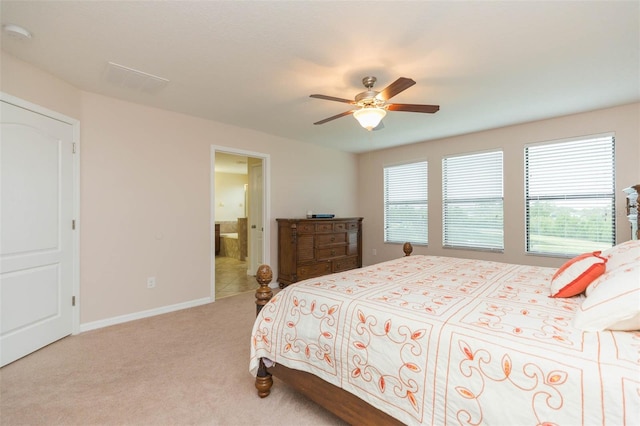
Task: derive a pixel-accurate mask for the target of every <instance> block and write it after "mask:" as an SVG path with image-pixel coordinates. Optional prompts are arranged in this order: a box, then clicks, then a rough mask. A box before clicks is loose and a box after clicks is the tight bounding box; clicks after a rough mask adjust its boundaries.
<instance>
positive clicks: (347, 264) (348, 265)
mask: <svg viewBox="0 0 640 426" xmlns="http://www.w3.org/2000/svg"><path fill="white" fill-rule="evenodd" d="M357 267H358V258H357V257H346V258H344V259H340V260H334V261H333V272H342V271H348V270H349V269H355V268H357Z"/></svg>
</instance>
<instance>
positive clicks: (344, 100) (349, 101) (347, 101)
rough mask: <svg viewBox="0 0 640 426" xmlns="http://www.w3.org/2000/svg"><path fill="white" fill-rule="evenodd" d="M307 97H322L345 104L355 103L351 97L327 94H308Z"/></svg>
mask: <svg viewBox="0 0 640 426" xmlns="http://www.w3.org/2000/svg"><path fill="white" fill-rule="evenodd" d="M309 97H310V98H316V99H324V100H327V101H336V102H344V103H345V104H352V105H354V104H355V103H356V101H352V100H351V99H343V98H336V97H334V96H327V95H309Z"/></svg>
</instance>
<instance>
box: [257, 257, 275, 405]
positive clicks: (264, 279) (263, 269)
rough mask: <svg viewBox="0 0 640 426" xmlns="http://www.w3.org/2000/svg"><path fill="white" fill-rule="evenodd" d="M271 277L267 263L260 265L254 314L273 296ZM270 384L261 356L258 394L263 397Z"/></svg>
mask: <svg viewBox="0 0 640 426" xmlns="http://www.w3.org/2000/svg"><path fill="white" fill-rule="evenodd" d="M272 278H273V272H272V271H271V268H270V267H269V265H260V266H259V267H258V271H257V272H256V281H258V284H260V287H259V288H258V289H257V290H256V316H257V315H258V314H259V313H260V311H261V310H262V308H263V307H264V305H266V304H267V303H268V302H269V300H271V298H272V297H273V291H271V287H269V283H271V279H272ZM271 386H273V379H272V378H271V373H269V372H268V371H267V367H265V365H264V362H262V358H260V364H259V365H258V373H257V374H256V389H257V390H258V396H259V397H260V398H264V397H266V396H268V395H269V393H270V392H271Z"/></svg>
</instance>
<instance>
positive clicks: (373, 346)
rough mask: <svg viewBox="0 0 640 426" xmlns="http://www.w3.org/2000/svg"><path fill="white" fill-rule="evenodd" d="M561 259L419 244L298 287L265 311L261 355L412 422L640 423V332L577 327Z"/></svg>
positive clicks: (260, 320)
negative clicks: (556, 278)
mask: <svg viewBox="0 0 640 426" xmlns="http://www.w3.org/2000/svg"><path fill="white" fill-rule="evenodd" d="M554 272H555V269H554V268H542V267H535V266H524V265H511V264H505V263H497V262H487V261H478V260H470V259H459V258H450V257H436V256H410V257H403V258H401V259H397V260H392V261H388V262H383V263H380V264H376V265H372V266H368V267H364V268H361V269H357V270H351V271H347V272H344V273H338V274H333V275H327V276H324V277H320V278H315V279H310V280H306V281H302V282H299V283H296V284H294V285H290V286H289V287H287V288H286V289H284V290H282V291H281V292H279V293H278V294H276V295H275V296H274V297H273V299H272V300H271V301H270V302H269V303H268V304H267V305H265V307H264V308H263V309H262V311H261V313H260V314H259V315H258V317H257V319H256V322H255V325H254V328H253V332H252V342H251V360H250V371H251V372H252V374H254V375H255V373H256V371H257V367H258V361H259V358H260V357H264V358H267V359H269V360H271V361H273V362H275V363H280V364H282V365H284V366H286V367H289V368H293V369H298V370H303V371H307V372H310V373H312V374H315V375H316V376H319V377H321V378H322V379H324V380H326V381H328V382H330V383H332V384H334V385H336V386H338V387H340V388H343V389H345V390H347V391H349V392H351V393H353V394H355V395H357V396H358V397H360V398H361V399H363V400H365V401H367V402H369V403H370V404H371V405H373V406H375V407H377V408H379V409H380V410H382V411H384V412H386V413H388V414H390V415H391V416H393V417H395V418H397V419H398V420H400V421H401V422H403V423H406V424H429V425H431V424H438V425H442V424H454V425H457V424H504V425H551V424H555V425H579V424H608V425H623V424H628V425H631V424H639V423H640V332H611V331H606V332H582V331H580V330H577V329H575V328H573V327H572V326H571V319H572V318H573V316H574V312H575V311H576V308H577V307H578V306H579V305H580V303H581V302H582V300H583V299H582V296H577V297H574V298H569V299H556V298H550V297H549V296H548V295H549V280H550V277H551V276H552V275H553V273H554Z"/></svg>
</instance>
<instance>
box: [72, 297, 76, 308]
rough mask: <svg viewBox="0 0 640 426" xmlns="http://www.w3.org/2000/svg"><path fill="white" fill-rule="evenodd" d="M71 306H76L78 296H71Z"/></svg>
mask: <svg viewBox="0 0 640 426" xmlns="http://www.w3.org/2000/svg"><path fill="white" fill-rule="evenodd" d="M71 306H76V297H75V296H71Z"/></svg>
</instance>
